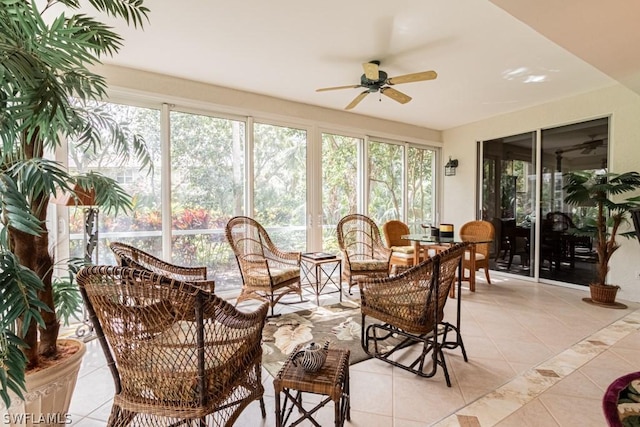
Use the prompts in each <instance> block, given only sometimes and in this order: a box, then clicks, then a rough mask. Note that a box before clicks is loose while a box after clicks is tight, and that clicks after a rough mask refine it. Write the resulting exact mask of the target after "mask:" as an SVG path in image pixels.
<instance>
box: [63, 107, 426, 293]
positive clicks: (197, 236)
mask: <svg viewBox="0 0 640 427" xmlns="http://www.w3.org/2000/svg"><path fill="white" fill-rule="evenodd" d="M105 108H109V109H110V110H111V111H112V113H113V114H114V115H115V116H116V119H117V120H119V121H120V122H122V123H127V124H128V126H129V127H130V128H131V130H132V131H134V132H136V133H139V134H141V135H142V136H143V138H144V139H145V141H146V143H147V146H148V149H149V151H150V155H151V158H152V163H153V166H154V168H153V170H152V171H151V172H150V173H147V171H146V170H143V171H141V170H140V169H139V165H137V164H135V163H134V162H125V163H123V164H117V163H114V157H113V153H112V152H111V151H110V150H105V151H104V152H101V153H88V154H82V153H81V152H80V150H78V149H77V147H75V146H74V144H73V142H71V143H70V144H69V153H68V163H69V168H70V170H71V171H72V172H74V171H75V172H83V171H89V170H95V171H98V172H101V173H103V174H105V175H108V176H110V177H112V178H114V179H116V180H117V181H118V182H119V183H120V184H121V185H122V186H123V188H124V189H125V191H126V192H128V194H129V195H130V196H131V198H132V202H133V211H132V212H131V213H128V214H123V213H122V212H120V213H119V214H118V216H117V217H116V216H114V215H107V214H106V213H105V212H100V228H99V231H100V234H99V247H98V255H99V258H98V261H99V262H100V263H103V264H113V263H114V262H115V259H114V258H113V255H112V254H111V251H110V250H109V248H108V245H109V243H111V242H112V241H115V240H117V241H122V242H124V243H128V244H131V245H133V246H136V247H139V248H140V249H142V250H144V251H146V252H149V253H151V254H153V255H155V256H157V257H159V258H161V259H165V260H166V261H169V262H172V263H175V264H179V265H188V266H207V267H208V273H209V278H210V279H214V280H215V281H216V291H217V292H225V291H233V292H237V290H238V289H239V287H240V286H241V283H242V282H241V277H240V275H239V271H238V269H237V264H236V260H235V257H234V255H233V253H232V251H231V249H230V247H229V245H228V244H227V242H226V236H225V232H224V229H225V225H226V223H227V221H228V220H229V219H230V218H231V217H233V216H236V215H247V216H251V217H253V218H255V219H256V220H258V221H259V222H260V223H261V224H262V225H263V226H264V227H265V228H266V229H267V231H268V232H269V235H270V237H271V238H272V240H273V241H274V243H275V244H276V245H277V246H278V247H280V248H282V249H283V250H291V251H306V250H307V248H308V247H309V245H310V244H311V245H313V246H314V247H320V243H321V242H320V239H322V246H321V247H322V250H324V251H327V252H333V253H337V251H338V248H337V236H336V226H337V223H338V221H339V220H340V219H341V218H342V217H343V216H345V215H347V214H350V213H356V212H359V213H365V214H367V215H369V216H371V217H373V218H374V219H375V220H376V222H378V223H379V224H380V225H381V224H382V223H383V222H384V221H386V220H388V219H395V218H399V219H403V220H408V221H409V222H410V223H412V224H419V223H424V222H430V221H431V220H432V218H433V212H434V200H435V196H434V188H435V187H434V171H435V166H434V162H435V152H434V150H433V149H430V148H422V147H417V146H410V145H409V144H407V143H404V142H393V141H391V142H382V141H371V142H369V143H368V144H369V146H368V147H365V137H364V136H360V137H358V136H346V135H340V134H337V133H331V132H324V133H321V134H319V136H320V138H319V139H318V140H316V139H315V138H314V139H313V141H314V143H315V141H317V143H318V144H319V145H320V146H319V147H313V148H314V149H319V151H317V152H318V153H321V156H319V158H318V159H308V155H307V152H308V150H307V149H308V130H307V129H305V128H302V127H300V128H296V127H291V126H282V125H275V124H270V123H264V122H261V121H256V122H255V123H253V124H252V126H251V127H250V126H249V123H251V121H250V120H249V119H248V118H246V119H245V118H238V117H236V118H224V117H218V116H215V115H213V114H211V115H210V114H205V113H192V112H188V111H183V110H178V109H175V108H167V111H166V112H165V111H163V112H162V113H161V111H160V110H159V109H153V108H143V107H136V106H128V105H120V104H106V105H105ZM164 113H166V114H164ZM163 119H164V120H168V123H164V124H163V125H166V126H161V121H162V120H163ZM161 129H169V135H166V136H165V137H166V138H167V140H168V141H169V143H168V148H169V152H168V153H167V155H168V156H169V159H170V164H169V165H168V166H169V167H168V168H167V169H169V170H163V169H162V166H163V163H162V162H163V161H166V159H163V158H162V155H163V153H165V151H163V150H165V149H166V147H163V146H162V145H161V140H164V139H162V138H161V135H160V133H161ZM249 147H251V148H250V149H249ZM366 148H368V149H366ZM314 152H315V151H314ZM365 153H368V157H369V158H368V160H367V159H366V158H365ZM367 164H368V169H367V170H368V171H369V177H368V179H369V182H368V185H365V183H364V182H362V178H363V177H364V170H363V166H364V165H367ZM309 165H311V168H309ZM309 169H311V170H312V171H313V175H312V173H311V172H310V171H309ZM309 176H314V177H319V178H320V179H319V180H315V181H314V180H311V181H310V180H309V178H308V177H309ZM169 183H170V185H169ZM405 183H406V186H405ZM166 185H169V188H167V187H165V186H166ZM162 188H165V190H166V191H164V192H163V191H161V189H162ZM366 189H368V190H369V192H368V194H365V190H366ZM167 195H169V199H168V200H163V197H166V196H167ZM365 200H367V201H368V210H367V206H363V205H362V203H363V201H365ZM310 201H312V202H310ZM309 205H311V206H313V208H311V209H310V208H309V207H308V206H309ZM169 206H170V208H168V207H169ZM312 210H313V211H312ZM70 213H71V220H70V246H69V250H70V254H71V255H72V256H78V257H79V256H81V255H82V241H83V237H84V223H83V222H84V217H83V210H82V209H77V212H76V210H75V209H71V210H70ZM309 214H313V215H314V218H319V217H320V216H321V217H322V223H323V224H322V232H321V234H320V233H319V229H313V233H310V234H309V236H310V237H308V236H307V227H308V223H307V219H308V217H309ZM314 223H315V224H316V225H317V223H316V222H315V221H314ZM163 232H164V233H165V234H164V235H163ZM316 232H318V234H315V233H316ZM167 234H168V235H167ZM310 238H311V239H315V240H314V241H312V242H309V241H308V239H310ZM316 240H317V241H316ZM166 244H169V245H170V246H169V247H163V245H166ZM166 254H170V256H166ZM60 259H62V258H60Z"/></svg>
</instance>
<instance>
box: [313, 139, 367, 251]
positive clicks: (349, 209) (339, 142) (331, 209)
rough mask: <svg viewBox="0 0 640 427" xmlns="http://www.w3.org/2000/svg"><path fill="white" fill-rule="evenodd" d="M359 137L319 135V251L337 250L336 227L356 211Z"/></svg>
mask: <svg viewBox="0 0 640 427" xmlns="http://www.w3.org/2000/svg"><path fill="white" fill-rule="evenodd" d="M362 142H363V140H362V139H361V138H353V137H349V136H342V135H334V134H329V133H323V134H322V250H323V251H326V252H330V253H337V252H338V250H339V249H338V239H337V235H336V227H337V226H338V222H339V221H340V219H341V218H342V217H344V216H345V215H348V214H353V213H357V212H358V196H357V195H358V147H359V146H361V145H362Z"/></svg>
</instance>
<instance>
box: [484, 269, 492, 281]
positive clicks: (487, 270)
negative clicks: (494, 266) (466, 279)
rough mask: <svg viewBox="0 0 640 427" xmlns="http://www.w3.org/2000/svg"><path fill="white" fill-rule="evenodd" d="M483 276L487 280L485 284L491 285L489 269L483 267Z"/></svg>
mask: <svg viewBox="0 0 640 427" xmlns="http://www.w3.org/2000/svg"><path fill="white" fill-rule="evenodd" d="M484 276H485V277H486V278H487V283H488V284H491V278H490V277H489V267H484Z"/></svg>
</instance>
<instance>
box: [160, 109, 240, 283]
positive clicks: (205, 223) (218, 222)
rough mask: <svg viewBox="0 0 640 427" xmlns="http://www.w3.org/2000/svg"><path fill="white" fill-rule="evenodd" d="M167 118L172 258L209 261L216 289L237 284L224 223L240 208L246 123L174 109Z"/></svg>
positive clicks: (183, 262)
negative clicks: (169, 138) (169, 126)
mask: <svg viewBox="0 0 640 427" xmlns="http://www.w3.org/2000/svg"><path fill="white" fill-rule="evenodd" d="M170 120H171V234H172V239H171V256H172V260H173V262H175V263H176V264H180V265H193V266H196V265H197V266H202V265H205V266H207V267H208V269H207V271H208V274H209V276H210V278H213V279H216V290H217V291H223V290H228V288H229V287H234V286H236V287H237V286H240V283H241V282H240V277H239V275H237V274H236V273H237V268H236V261H235V258H234V255H233V252H232V251H231V249H230V247H229V245H228V244H227V241H226V237H225V230H224V228H225V224H226V223H227V221H228V220H229V219H230V218H231V217H233V216H235V215H240V214H243V213H244V164H245V161H244V151H245V149H244V147H245V123H244V122H240V121H237V120H228V119H221V118H215V117H210V116H205V115H196V114H189V113H183V112H176V111H174V112H171V114H170ZM211 276H213V277H211ZM222 277H224V278H225V279H228V280H217V279H220V278H222Z"/></svg>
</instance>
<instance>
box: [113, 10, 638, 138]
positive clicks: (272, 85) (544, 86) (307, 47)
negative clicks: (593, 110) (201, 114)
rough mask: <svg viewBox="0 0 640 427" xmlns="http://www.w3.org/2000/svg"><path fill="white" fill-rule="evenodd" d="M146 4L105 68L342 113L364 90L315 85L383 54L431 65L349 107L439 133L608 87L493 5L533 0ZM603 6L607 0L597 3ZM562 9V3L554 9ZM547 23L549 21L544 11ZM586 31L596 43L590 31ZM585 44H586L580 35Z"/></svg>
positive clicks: (589, 68)
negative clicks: (424, 74)
mask: <svg viewBox="0 0 640 427" xmlns="http://www.w3.org/2000/svg"><path fill="white" fill-rule="evenodd" d="M583 1H585V2H587V3H594V2H596V1H599V0H563V1H562V2H557V0H544V1H543V2H542V3H545V6H544V7H545V8H546V9H553V7H554V5H555V4H556V3H563V4H564V5H566V4H573V5H574V6H577V7H579V6H580V5H582V2H583ZM631 1H633V2H635V3H640V2H637V1H635V0H612V4H613V3H616V2H624V3H631ZM565 2H566V4H565ZM147 3H148V6H149V8H150V10H151V11H150V22H149V23H148V24H147V25H146V26H145V28H144V31H140V30H134V29H130V28H126V27H124V26H121V25H118V29H117V31H118V32H119V33H120V34H121V35H123V36H124V38H125V46H124V48H123V49H122V50H121V51H120V53H119V54H118V55H117V56H116V57H115V58H105V60H104V62H105V63H108V64H115V65H121V66H126V67H132V68H137V69H141V70H148V71H154V72H158V73H162V74H167V75H171V76H177V77H182V78H186V79H191V80H196V81H201V82H206V83H211V84H215V85H220V86H225V87H230V88H235V89H241V90H245V91H249V92H255V93H259V94H265V95H271V96H275V97H278V98H283V99H288V100H292V101H297V102H302V103H305V104H311V105H317V106H322V107H327V108H332V109H343V108H344V107H345V106H346V105H347V104H348V103H349V102H350V101H351V100H352V99H353V98H354V97H355V96H356V95H357V94H359V93H360V92H361V91H362V89H361V88H358V89H345V90H338V91H331V92H321V93H318V92H316V91H315V89H317V88H320V87H327V86H342V85H350V84H354V85H355V84H359V79H360V75H361V74H362V73H363V71H362V63H363V62H367V61H370V60H374V59H377V60H380V61H381V66H380V69H381V70H384V71H386V72H387V73H388V74H389V76H391V77H393V76H397V75H402V74H407V73H413V72H418V71H424V70H435V71H437V73H438V78H437V79H436V80H433V81H425V82H416V83H407V84H402V85H397V86H394V87H395V88H396V89H397V90H400V91H402V92H404V93H406V94H407V95H409V96H411V97H412V98H413V100H412V101H411V102H409V103H408V104H405V105H402V104H399V103H397V102H395V101H393V100H392V99H390V98H387V97H384V96H383V97H382V99H381V101H379V99H380V98H381V97H380V96H379V94H377V93H376V94H370V95H369V96H368V97H367V98H365V100H364V101H362V102H361V103H360V104H359V105H358V106H357V107H356V108H355V109H354V110H353V112H354V113H355V114H364V115H368V116H374V117H380V118H385V119H389V120H395V121H399V122H404V123H410V124H414V125H419V126H424V127H428V128H433V129H438V130H443V129H448V128H451V127H455V126H458V125H462V124H465V123H469V122H474V121H477V120H482V119H484V118H487V117H491V116H494V115H497V114H501V113H504V112H508V111H514V110H520V109H523V108H527V107H530V106H532V105H536V104H541V103H544V102H547V101H549V100H553V99H559V98H563V97H566V96H571V95H574V94H577V93H582V92H587V91H591V90H594V89H597V88H600V87H604V86H608V85H612V84H614V83H615V80H614V79H613V78H612V77H609V75H607V74H605V73H604V72H603V71H601V70H599V69H598V68H596V67H594V66H593V65H590V64H589V63H587V62H585V61H584V60H583V59H580V58H579V57H578V56H575V55H573V54H571V53H569V52H568V51H567V50H565V48H563V47H560V46H559V45H558V44H555V43H553V42H551V41H550V40H549V39H548V38H545V37H544V36H542V35H541V34H540V33H538V32H536V31H534V30H533V29H532V28H531V27H529V26H527V25H525V24H524V23H523V22H522V21H520V20H517V19H514V17H512V16H511V15H509V14H508V13H507V12H505V11H504V10H503V9H501V8H499V7H498V6H496V5H495V4H494V3H505V4H510V3H511V4H516V5H518V6H519V7H518V8H516V9H517V10H515V11H511V12H513V13H516V14H518V16H519V17H520V19H522V20H524V21H526V19H525V18H527V17H530V16H534V17H535V16H536V15H535V13H534V12H535V8H536V5H539V4H541V3H540V2H531V1H525V0H518V1H511V0H510V1H500V0H495V1H494V2H490V1H487V0H454V1H452V0H394V1H388V0H384V1H382V0H348V1H347V0H325V1H322V2H313V3H312V2H308V1H300V0H270V1H265V0H242V1H234V2H231V1H220V0H209V1H205V0H183V1H180V2H177V1H168V0H167V1H156V2H152V1H149V2H147ZM605 3H606V4H609V2H601V1H600V4H601V5H602V4H605ZM527 5H529V6H527ZM505 7H506V6H505ZM594 7H595V5H594ZM599 7H602V6H599ZM609 8H611V9H613V8H614V6H609ZM566 10H568V7H563V11H566ZM594 13H598V11H595V12H594ZM570 16H571V15H569V18H567V16H565V15H562V14H558V18H560V19H565V22H564V24H565V25H566V26H567V27H568V28H569V27H570V28H576V31H582V30H583V29H582V28H581V26H582V25H583V24H582V23H581V22H576V20H572V19H570ZM638 16H640V15H638V14H636V15H635V18H636V19H637V17H638ZM545 19H547V20H549V21H551V20H552V19H553V14H552V13H549V10H547V11H546V15H545ZM534 22H535V20H534ZM531 25H533V24H531ZM587 29H589V28H585V30H587ZM543 30H545V29H543ZM547 30H548V29H547ZM634 31H636V32H637V30H635V29H634ZM569 33H571V31H569ZM590 34H591V36H592V37H594V38H595V37H596V35H597V34H598V31H593V32H591V33H590ZM551 36H552V37H551V38H553V37H556V36H557V35H553V34H552V35H551ZM560 38H561V37H560ZM582 42H583V44H586V45H589V40H588V38H587V39H586V40H582ZM637 46H638V45H637V44H636V45H635V46H632V47H633V48H634V49H635V48H636V47H637ZM569 47H571V46H569ZM630 48H631V47H630ZM633 55H636V52H633ZM636 56H637V55H636ZM607 60H610V58H607ZM604 71H605V72H606V71H607V70H606V69H605V70H604ZM614 77H616V78H617V76H615V75H614Z"/></svg>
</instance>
